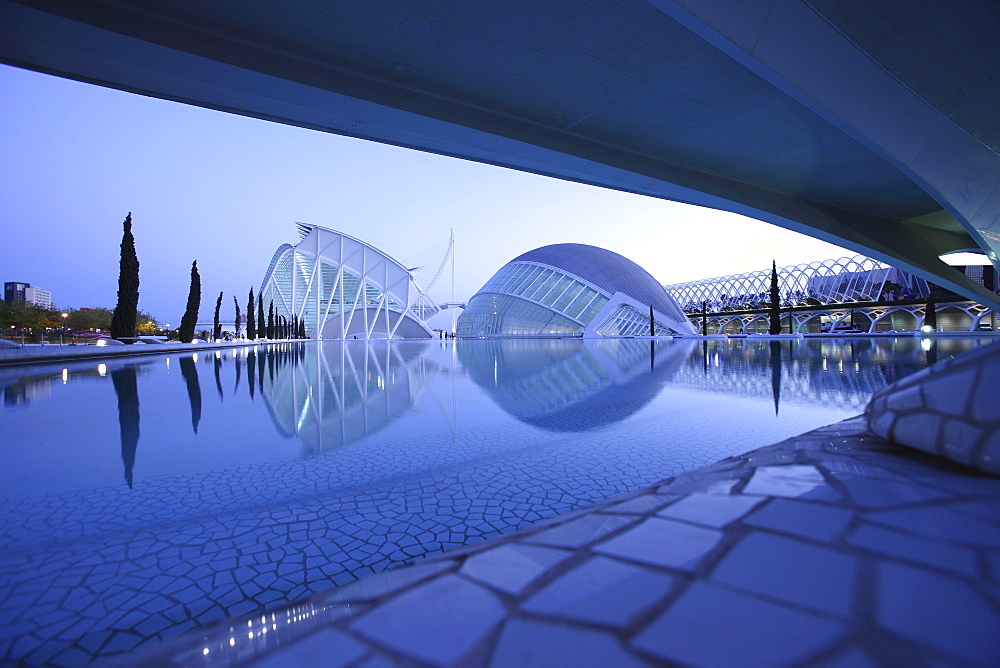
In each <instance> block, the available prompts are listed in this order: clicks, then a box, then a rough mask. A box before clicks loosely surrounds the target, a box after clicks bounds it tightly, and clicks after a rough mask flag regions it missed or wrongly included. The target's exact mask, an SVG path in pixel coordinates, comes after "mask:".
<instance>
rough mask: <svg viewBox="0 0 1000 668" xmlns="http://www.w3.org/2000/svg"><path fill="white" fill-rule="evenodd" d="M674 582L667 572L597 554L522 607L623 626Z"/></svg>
mask: <svg viewBox="0 0 1000 668" xmlns="http://www.w3.org/2000/svg"><path fill="white" fill-rule="evenodd" d="M674 583H675V579H674V578H673V577H671V576H670V575H667V574H666V573H660V572H657V571H652V570H650V569H648V568H644V567H641V566H636V565H634V564H628V563H625V562H622V561H618V560H616V559H608V558H606V557H600V556H598V557H593V558H592V559H590V560H588V561H587V562H585V563H584V564H582V565H580V566H577V567H576V568H574V569H573V570H571V571H569V572H568V573H566V574H564V575H562V576H561V577H560V578H559V579H558V580H556V581H554V582H552V583H550V584H549V585H547V586H545V587H544V588H542V589H541V590H540V591H539V592H537V593H536V594H535V595H534V596H532V597H531V598H529V599H528V600H527V601H525V602H524V603H523V604H522V606H521V607H522V609H523V610H524V611H526V612H531V613H535V614H540V615H548V616H553V617H560V618H566V619H575V620H579V621H582V622H592V623H595V624H604V625H608V626H614V627H620V628H621V627H625V626H626V625H628V624H629V623H630V622H631V621H632V620H633V619H634V618H635V617H636V615H638V614H640V613H642V612H644V611H645V610H647V609H649V608H650V607H651V606H653V605H655V604H656V603H657V602H658V601H660V600H661V599H663V598H664V597H665V596H666V595H667V594H668V593H669V592H670V590H671V588H672V587H673V585H674Z"/></svg>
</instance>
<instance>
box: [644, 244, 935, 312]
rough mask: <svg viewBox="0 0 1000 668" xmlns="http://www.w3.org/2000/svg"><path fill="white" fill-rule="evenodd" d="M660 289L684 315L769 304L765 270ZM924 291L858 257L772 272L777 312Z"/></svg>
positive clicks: (912, 279)
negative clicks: (777, 295) (775, 276)
mask: <svg viewBox="0 0 1000 668" xmlns="http://www.w3.org/2000/svg"><path fill="white" fill-rule="evenodd" d="M663 287H664V289H665V290H666V291H667V292H669V293H670V294H671V295H672V296H673V298H674V299H675V300H677V303H678V304H680V306H681V308H682V309H684V310H685V311H687V312H688V313H693V312H700V311H701V310H702V307H703V303H704V306H705V307H706V309H707V310H708V311H709V312H717V311H722V310H724V309H733V310H742V309H751V308H758V307H761V306H765V305H766V304H767V303H769V302H770V292H769V291H770V288H771V270H770V269H766V270H762V271H752V272H748V273H745V274H732V275H729V276H719V277H717V278H706V279H703V280H700V281H690V282H687V283H675V284H673V285H665V286H663ZM929 290H930V289H929V287H928V285H927V281H925V280H924V279H922V278H917V277H916V276H913V275H912V274H909V273H907V272H904V271H901V270H899V269H895V268H893V267H890V266H888V265H886V264H883V263H881V262H879V261H877V260H873V259H871V258H868V257H864V256H860V255H859V256H855V257H842V258H837V259H830V260H821V261H817V262H810V263H807V264H799V265H795V266H793V267H778V292H779V293H780V295H781V306H802V305H805V304H808V303H817V304H829V303H839V302H847V301H855V302H856V301H876V300H878V299H880V298H881V297H882V296H883V294H888V293H890V292H893V293H896V296H899V297H904V296H905V297H926V296H927V295H928V294H929ZM811 300H812V301H811Z"/></svg>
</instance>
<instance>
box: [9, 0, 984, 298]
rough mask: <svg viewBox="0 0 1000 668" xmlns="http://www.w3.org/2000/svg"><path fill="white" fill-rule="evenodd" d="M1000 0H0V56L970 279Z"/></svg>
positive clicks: (976, 293) (968, 291)
mask: <svg viewBox="0 0 1000 668" xmlns="http://www.w3.org/2000/svg"><path fill="white" fill-rule="evenodd" d="M997 34H1000V5H997V4H996V3H992V2H982V1H979V0H956V2H951V3H947V4H946V5H944V4H942V3H936V2H932V1H930V0H922V1H920V2H914V1H913V0H880V2H877V3H874V2H872V3H849V2H842V1H839V0H648V1H646V0H623V1H621V2H597V1H582V2H578V1H565V2H554V1H551V2H534V3H531V2H529V3H521V2H513V1H512V0H511V1H502V0H468V1H466V2H461V3H441V2H431V1H419V0H387V1H386V2H379V3H371V2H335V1H326V0H288V1H286V2H271V1H267V0H213V2H197V1H195V0H176V1H173V2H169V3H165V2H161V1H159V0H91V1H89V2H86V3H82V2H78V1H76V0H0V62H4V63H8V64H11V65H16V66H19V67H25V68H28V69H33V70H38V71H41V72H48V73H52V74H56V75H59V76H64V77H68V78H72V79H77V80H81V81H87V82H91V83H95V84H99V85H103V86H109V87H113V88H118V89H122V90H126V91H131V92H135V93H139V94H143V95H150V96H154V97H159V98H164V99H169V100H176V101H180V102H185V103H189V104H194V105H198V106H202V107H208V108H212V109H219V110H223V111H227V112H232V113H236V114H242V115H245V116H253V117H256V118H262V119H268V120H272V121H276V122H280V123H286V124H290V125H296V126H301V127H306V128H313V129H316V130H321V131H324V132H333V133H337V134H343V135H349V136H353V137H360V138H364V139H370V140H374V141H379V142H384V143H388V144H394V145H398V146H404V147H409V148H415V149H419V150H424V151H430V152H434V153H440V154H444V155H450V156H456V157H461V158H465V159H469V160H475V161H479V162H484V163H490V164H496V165H502V166H505V167H510V168H514V169H519V170H523V171H528V172H534V173H538V174H544V175H548V176H552V177H556V178H562V179H568V180H573V181H579V182H583V183H589V184H594V185H598V186H603V187H608V188H613V189H617V190H622V191H627V192H634V193H640V194H644V195H649V196H652V197H659V198H663V199H669V200H676V201H681V202H689V203H693V204H698V205H702V206H708V207H712V208H716V209H722V210H726V211H733V212H736V213H741V214H744V215H747V216H750V217H752V218H757V219H760V220H764V221H767V222H770V223H773V224H775V225H779V226H781V227H785V228H788V229H792V230H796V231H798V232H803V233H805V234H809V235H811V236H814V237H818V238H820V239H825V240H827V241H830V242H833V243H836V244H839V245H841V246H844V247H847V248H850V249H852V250H855V251H858V252H861V253H864V254H867V255H870V256H872V257H875V258H877V259H881V260H884V261H887V262H889V263H892V264H894V265H896V266H899V267H901V268H904V269H907V270H909V271H912V272H914V273H916V274H918V275H921V276H924V277H925V278H929V279H931V280H933V281H934V282H936V283H938V284H941V285H943V286H945V287H948V288H951V289H953V290H955V291H957V292H961V293H963V294H965V295H967V296H969V297H970V298H974V299H976V300H978V301H981V302H984V303H987V304H990V305H993V306H1000V300H998V297H997V295H995V294H993V293H991V292H989V291H987V290H985V289H983V288H982V287H980V286H978V285H975V284H974V283H973V282H972V281H970V280H968V279H966V278H965V277H964V276H963V275H960V274H959V273H958V272H956V271H954V270H952V269H951V268H950V267H948V266H947V265H946V264H944V263H943V262H941V261H940V260H939V255H941V254H943V253H947V252H952V251H958V250H967V249H977V250H978V249H981V250H983V251H984V252H986V253H987V255H988V257H989V258H990V260H991V261H992V262H993V263H994V265H997V266H998V267H1000V261H998V252H1000V153H998V146H1000V126H998V125H997V124H996V122H995V120H996V119H997V118H1000V78H998V77H996V72H1000V49H998V48H997V47H996V41H995V40H996V35H997Z"/></svg>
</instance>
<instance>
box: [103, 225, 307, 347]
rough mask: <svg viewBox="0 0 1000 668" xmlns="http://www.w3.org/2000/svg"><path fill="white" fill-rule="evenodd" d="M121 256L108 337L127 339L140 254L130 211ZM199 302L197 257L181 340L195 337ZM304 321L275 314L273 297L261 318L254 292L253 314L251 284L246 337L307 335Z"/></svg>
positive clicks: (216, 330)
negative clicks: (115, 299) (133, 233)
mask: <svg viewBox="0 0 1000 668" xmlns="http://www.w3.org/2000/svg"><path fill="white" fill-rule="evenodd" d="M122 227H123V230H122V242H121V258H120V260H119V265H118V301H117V303H116V304H115V310H114V312H113V313H112V316H111V338H113V339H122V338H124V339H126V340H128V339H129V337H132V336H134V335H135V331H136V318H137V314H138V309H139V258H138V256H137V255H136V252H135V237H133V236H132V212H131V211H129V213H128V215H127V216H125V221H124V222H123V223H122ZM222 297H223V293H222V292H220V293H219V298H218V299H217V300H216V302H215V318H214V320H213V332H212V333H213V336H214V338H215V339H219V338H221V337H222V326H221V325H220V321H219V312H220V311H221V309H222ZM200 304H201V276H200V274H199V273H198V261H197V260H195V261H194V262H192V263H191V286H190V288H189V289H188V298H187V305H186V307H185V309H184V315H183V316H182V317H181V324H180V327H179V328H178V330H177V334H178V338H180V340H181V341H183V342H184V343H190V342H191V341H192V340H193V339H194V328H195V325H196V324H197V322H198V308H199V306H200ZM233 305H234V306H235V307H236V333H237V336H238V335H239V333H240V325H241V322H240V321H241V317H242V314H241V313H240V303H239V301H238V300H237V299H236V297H233ZM305 330H306V327H305V323H304V322H302V321H301V320H300V319H299V318H297V317H295V316H293V317H292V320H291V321H289V320H288V318H286V317H285V316H283V315H280V314H279V315H275V313H274V301H271V303H270V304H269V305H268V314H267V320H266V321H265V319H264V300H263V299H262V296H261V295H258V296H257V308H256V318H255V317H254V295H253V288H252V287H251V288H250V297H249V300H248V301H247V331H246V337H247V338H248V339H258V338H268V339H275V338H281V339H291V338H302V339H304V338H305V337H306V331H305Z"/></svg>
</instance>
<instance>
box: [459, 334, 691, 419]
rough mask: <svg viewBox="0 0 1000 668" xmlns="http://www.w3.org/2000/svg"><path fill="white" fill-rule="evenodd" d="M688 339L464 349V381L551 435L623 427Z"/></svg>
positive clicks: (663, 379) (492, 344)
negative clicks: (467, 377)
mask: <svg viewBox="0 0 1000 668" xmlns="http://www.w3.org/2000/svg"><path fill="white" fill-rule="evenodd" d="M695 347H696V343H695V341H694V340H693V339H675V340H673V341H669V340H668V341H653V340H650V341H649V343H647V342H646V341H642V340H633V339H491V340H483V341H470V342H468V344H465V343H464V342H463V345H461V346H460V347H459V348H458V357H459V359H460V360H461V362H462V364H463V365H464V366H465V368H466V369H467V370H468V372H469V376H470V377H471V378H472V380H473V381H475V383H476V384H477V385H479V386H480V387H482V388H483V389H484V390H485V391H486V393H487V394H489V396H490V397H491V398H492V399H493V400H494V401H495V402H496V403H497V404H498V405H499V406H500V407H501V408H503V409H504V410H505V411H506V412H507V413H509V414H510V415H512V416H514V417H515V418H517V419H518V420H521V421H522V422H525V423H527V424H531V425H534V426H536V427H541V428H543V429H548V430H550V431H586V430H588V429H595V428H598V427H603V426H605V425H609V424H613V423H615V422H620V421H622V420H624V419H625V418H627V417H628V416H630V415H632V414H634V413H635V412H637V411H638V410H640V409H641V408H642V407H643V406H645V405H646V404H648V403H649V402H650V401H652V399H653V398H654V397H655V396H656V395H657V394H658V393H659V392H660V390H661V389H663V386H664V385H665V384H666V383H667V382H668V381H669V380H670V378H671V376H673V374H674V373H675V372H676V371H677V370H678V369H679V368H680V367H681V366H682V364H683V363H684V361H685V360H686V359H687V357H688V355H690V353H691V351H692V350H694V349H695Z"/></svg>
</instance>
